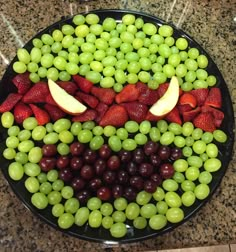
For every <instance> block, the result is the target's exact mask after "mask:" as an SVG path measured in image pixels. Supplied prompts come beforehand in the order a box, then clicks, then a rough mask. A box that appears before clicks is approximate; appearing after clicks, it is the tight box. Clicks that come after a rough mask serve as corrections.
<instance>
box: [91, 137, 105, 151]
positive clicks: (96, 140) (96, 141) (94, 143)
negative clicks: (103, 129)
mask: <svg viewBox="0 0 236 252" xmlns="http://www.w3.org/2000/svg"><path fill="white" fill-rule="evenodd" d="M103 144H104V139H103V137H102V136H94V137H93V138H92V139H91V141H90V143H89V147H90V149H92V150H98V149H100V148H101V147H102V145H103Z"/></svg>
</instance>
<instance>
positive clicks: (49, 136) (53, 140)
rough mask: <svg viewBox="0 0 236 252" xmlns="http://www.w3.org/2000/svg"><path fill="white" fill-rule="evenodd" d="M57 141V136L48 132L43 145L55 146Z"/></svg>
mask: <svg viewBox="0 0 236 252" xmlns="http://www.w3.org/2000/svg"><path fill="white" fill-rule="evenodd" d="M58 140H59V136H58V134H57V133H56V132H50V133H48V134H47V135H45V136H44V138H43V142H44V144H56V143H57V142H58Z"/></svg>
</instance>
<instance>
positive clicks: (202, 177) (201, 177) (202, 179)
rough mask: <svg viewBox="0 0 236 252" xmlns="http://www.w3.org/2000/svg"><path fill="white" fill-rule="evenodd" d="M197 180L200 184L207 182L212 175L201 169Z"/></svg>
mask: <svg viewBox="0 0 236 252" xmlns="http://www.w3.org/2000/svg"><path fill="white" fill-rule="evenodd" d="M198 180H199V182H200V183H201V184H209V183H211V181H212V175H211V173H210V172H208V171H203V172H201V173H200V174H199V177H198Z"/></svg>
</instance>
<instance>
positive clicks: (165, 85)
mask: <svg viewBox="0 0 236 252" xmlns="http://www.w3.org/2000/svg"><path fill="white" fill-rule="evenodd" d="M168 87H169V83H168V82H166V83H163V84H160V85H159V87H158V88H157V93H158V96H159V97H162V96H163V95H164V94H165V92H166V90H167V89H168Z"/></svg>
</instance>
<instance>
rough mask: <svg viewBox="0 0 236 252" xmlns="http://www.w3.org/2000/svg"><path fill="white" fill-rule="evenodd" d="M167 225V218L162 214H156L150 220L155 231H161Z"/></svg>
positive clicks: (150, 224)
mask: <svg viewBox="0 0 236 252" xmlns="http://www.w3.org/2000/svg"><path fill="white" fill-rule="evenodd" d="M166 225H167V218H166V217H165V216H164V215H162V214H156V215H154V216H152V217H151V218H150V220H149V226H150V227H151V228H152V229H154V230H160V229H162V228H164V227H165V226H166Z"/></svg>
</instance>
